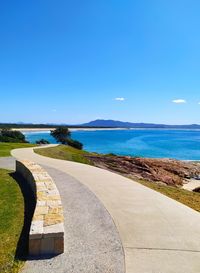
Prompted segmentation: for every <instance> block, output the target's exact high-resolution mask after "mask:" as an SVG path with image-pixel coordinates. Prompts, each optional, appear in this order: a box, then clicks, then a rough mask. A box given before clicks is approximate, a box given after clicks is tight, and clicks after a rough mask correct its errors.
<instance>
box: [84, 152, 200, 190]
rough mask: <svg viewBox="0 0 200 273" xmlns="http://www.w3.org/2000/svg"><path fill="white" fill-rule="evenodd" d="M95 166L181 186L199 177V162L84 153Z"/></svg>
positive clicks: (138, 177) (131, 176) (151, 180)
mask: <svg viewBox="0 0 200 273" xmlns="http://www.w3.org/2000/svg"><path fill="white" fill-rule="evenodd" d="M86 157H87V158H88V159H89V160H90V161H91V162H93V164H94V165H95V166H96V167H101V168H104V169H108V170H111V171H114V172H116V173H119V174H122V175H126V176H128V177H130V178H135V179H145V180H148V181H150V182H157V183H163V184H165V185H169V186H176V187H182V186H183V185H184V184H185V183H188V181H189V180H190V179H197V180H198V179H200V164H199V163H197V162H186V161H180V160H174V159H153V158H141V157H130V156H115V155H91V154H90V155H86Z"/></svg>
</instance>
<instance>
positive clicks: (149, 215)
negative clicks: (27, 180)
mask: <svg viewBox="0 0 200 273" xmlns="http://www.w3.org/2000/svg"><path fill="white" fill-rule="evenodd" d="M12 155H13V156H14V157H16V158H19V159H29V160H32V161H34V162H36V163H39V164H42V165H45V166H48V167H50V168H54V169H56V170H59V171H62V172H64V173H66V174H68V175H70V176H72V177H73V178H75V179H76V180H78V181H80V182H81V183H82V184H83V185H85V186H87V187H88V189H90V191H91V192H93V193H94V194H95V195H96V196H97V198H98V199H99V200H100V201H101V202H102V203H103V204H104V206H105V208H106V209H107V211H108V212H109V213H110V215H111V216H112V219H113V220H114V223H115V225H116V227H117V229H118V231H119V234H120V237H121V241H122V245H123V248H124V253H125V267H126V273H199V272H200V214H199V213H198V212H196V211H194V210H192V209H190V208H189V207H186V206H184V205H182V204H180V203H178V202H176V201H174V200H172V199H170V198H168V197H166V196H164V195H162V194H160V193H158V192H155V191H153V190H151V189H149V188H146V187H144V186H142V185H140V184H138V183H136V182H133V181H131V180H129V179H128V178H125V177H123V176H120V175H117V174H114V173H112V172H109V171H106V170H103V169H99V168H96V167H91V166H88V165H83V164H79V163H75V162H69V161H64V160H57V159H52V158H47V157H43V156H40V155H37V154H35V153H34V152H33V148H26V149H17V150H13V151H12ZM65 272H68V271H65ZM69 272H70V271H69ZM80 272H81V271H80ZM83 272H84V271H83ZM88 272H90V271H88ZM96 272H100V271H93V273H96ZM108 272H109V271H108ZM113 272H114V271H113ZM116 272H117V271H116Z"/></svg>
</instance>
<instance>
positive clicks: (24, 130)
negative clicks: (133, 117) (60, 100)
mask: <svg viewBox="0 0 200 273" xmlns="http://www.w3.org/2000/svg"><path fill="white" fill-rule="evenodd" d="M68 128H69V130H70V131H72V132H74V131H102V130H103V131H110V130H112V131H116V130H128V129H127V128H81V127H80V128H70V127H68ZM12 130H16V131H20V132H22V133H28V132H43V131H44V132H46V131H50V130H55V128H12Z"/></svg>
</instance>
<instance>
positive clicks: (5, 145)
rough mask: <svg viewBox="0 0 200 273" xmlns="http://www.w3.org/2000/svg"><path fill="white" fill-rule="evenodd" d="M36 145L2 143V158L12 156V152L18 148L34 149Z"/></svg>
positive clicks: (0, 145) (0, 148)
mask: <svg viewBox="0 0 200 273" xmlns="http://www.w3.org/2000/svg"><path fill="white" fill-rule="evenodd" d="M34 146H36V145H34V144H29V143H10V142H0V157H3V156H10V155H11V154H10V151H11V150H12V149H17V148H28V147H34Z"/></svg>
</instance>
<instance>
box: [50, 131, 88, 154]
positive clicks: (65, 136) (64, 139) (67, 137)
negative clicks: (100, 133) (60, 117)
mask: <svg viewBox="0 0 200 273" xmlns="http://www.w3.org/2000/svg"><path fill="white" fill-rule="evenodd" d="M51 136H53V137H54V138H55V139H56V141H57V142H60V143H62V144H64V145H69V146H71V147H74V148H76V149H79V150H81V149H82V148H83V144H82V143H81V142H79V141H77V140H74V139H72V138H71V133H70V131H69V129H68V128H67V127H58V128H56V129H55V130H52V131H51Z"/></svg>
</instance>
